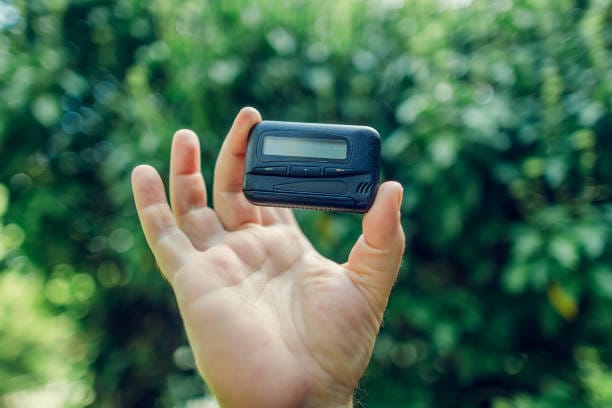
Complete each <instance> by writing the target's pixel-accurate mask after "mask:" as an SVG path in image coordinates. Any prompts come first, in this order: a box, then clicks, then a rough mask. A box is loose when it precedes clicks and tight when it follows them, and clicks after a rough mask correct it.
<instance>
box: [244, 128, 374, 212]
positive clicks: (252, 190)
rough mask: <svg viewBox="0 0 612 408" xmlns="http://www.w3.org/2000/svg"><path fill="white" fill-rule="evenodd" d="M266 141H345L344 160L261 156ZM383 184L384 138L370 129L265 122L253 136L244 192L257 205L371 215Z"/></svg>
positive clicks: (252, 132)
mask: <svg viewBox="0 0 612 408" xmlns="http://www.w3.org/2000/svg"><path fill="white" fill-rule="evenodd" d="M266 136H280V137H283V138H292V137H294V138H313V139H331V140H343V141H346V144H347V149H348V150H347V154H346V158H345V159H328V158H312V157H296V156H282V155H265V154H263V140H264V138H265V137H266ZM379 183H380V136H379V134H378V132H377V131H376V130H374V129H372V128H371V127H367V126H352V125H331V124H320V123H298V122H276V121H263V122H260V123H258V124H257V125H255V126H254V127H253V128H252V129H251V132H250V135H249V141H248V145H247V153H246V158H245V168H244V178H243V182H242V190H243V192H244V195H245V196H246V198H247V199H248V200H249V201H250V202H251V203H253V204H256V205H263V206H273V207H274V206H275V207H293V208H308V209H317V210H325V211H342V212H359V213H363V212H367V211H368V210H369V209H370V207H371V206H372V203H373V202H374V197H375V196H376V191H377V189H378V185H379Z"/></svg>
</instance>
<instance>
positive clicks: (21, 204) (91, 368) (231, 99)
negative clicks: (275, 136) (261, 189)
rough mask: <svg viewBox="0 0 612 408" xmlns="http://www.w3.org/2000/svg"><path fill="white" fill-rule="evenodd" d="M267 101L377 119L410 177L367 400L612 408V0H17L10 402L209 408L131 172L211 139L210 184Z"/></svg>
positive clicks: (9, 84) (3, 4) (2, 369)
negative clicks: (226, 149) (188, 131)
mask: <svg viewBox="0 0 612 408" xmlns="http://www.w3.org/2000/svg"><path fill="white" fill-rule="evenodd" d="M244 105H252V106H255V107H257V108H258V109H259V110H260V111H261V112H262V114H263V116H264V118H267V119H276V120H293V121H316V122H340V123H352V124H367V125H370V126H373V127H375V128H377V129H378V130H379V132H380V134H381V135H382V138H383V142H382V148H383V163H382V171H383V178H385V179H395V180H399V181H400V182H401V183H402V184H403V185H404V188H405V196H404V204H403V212H402V214H403V219H402V220H403V226H404V229H405V231H406V233H407V238H408V249H407V252H406V255H405V258H404V261H403V264H402V268H401V271H400V276H399V279H398V282H397V284H396V287H395V289H394V291H393V294H392V296H391V299H390V303H389V310H388V311H387V313H386V316H385V322H384V327H383V329H382V331H381V334H380V336H379V338H378V342H377V344H376V348H375V351H374V355H373V358H372V361H371V363H370V366H369V368H368V371H367V372H366V375H365V377H364V378H363V380H362V382H361V384H360V386H359V389H358V390H357V391H356V400H357V401H359V402H360V403H362V404H363V405H365V406H368V407H399V406H407V407H430V406H460V407H476V406H484V407H487V406H494V407H560V406H568V407H569V406H572V407H581V406H592V407H610V406H612V368H611V367H612V347H611V346H612V186H611V180H612V110H611V109H612V1H610V0H591V1H588V0H575V1H569V0H384V1H375V0H355V1H348V0H337V1H325V0H312V1H306V0H293V1H289V0H283V1H272V0H270V1H264V0H249V1H246V0H244V1H243V0H229V1H221V0H185V1H181V2H174V1H170V0H151V1H145V0H107V1H102V0H80V1H79V0H74V1H68V0H28V1H25V0H0V157H1V163H2V164H1V165H0V406H8V407H13V406H27V404H26V401H29V400H28V398H30V399H32V398H34V397H33V396H39V397H40V396H41V395H42V396H43V397H41V398H43V400H41V401H42V402H40V401H39V403H38V405H36V403H34V405H31V406H43V407H44V406H67V407H70V406H74V407H80V406H87V405H93V406H100V407H154V406H155V407H171V406H178V407H182V406H188V404H189V403H190V402H189V401H193V400H198V399H201V398H202V397H203V396H204V395H209V393H208V392H207V391H206V388H205V385H204V384H203V383H202V381H201V380H200V379H199V377H198V376H197V375H196V372H195V370H194V364H193V358H192V356H191V354H190V350H189V348H188V346H187V343H186V340H185V336H184V333H183V330H182V326H181V322H180V319H179V315H178V312H177V308H176V305H175V303H174V300H173V298H172V293H171V290H170V289H169V288H168V286H167V285H166V283H165V282H164V281H163V280H162V279H161V277H160V276H159V274H158V272H157V270H156V266H155V264H154V261H153V258H152V256H151V254H150V252H149V250H148V248H147V247H146V244H145V241H144V237H143V235H142V233H141V231H140V229H139V226H138V222H137V218H136V213H135V209H134V206H133V203H132V198H131V191H130V186H129V173H130V171H131V169H132V168H133V167H134V166H135V165H136V164H138V163H142V162H146V163H150V164H152V165H154V166H155V167H156V168H157V169H158V170H159V171H160V172H161V173H162V174H164V175H165V174H167V171H168V164H169V160H168V154H169V148H170V141H171V135H172V133H173V132H174V130H176V129H177V128H181V127H188V128H192V129H194V130H195V131H196V132H197V133H198V135H199V137H200V140H201V144H202V148H203V152H202V158H203V167H204V170H203V171H204V175H205V177H206V179H207V183H209V184H208V187H209V188H210V180H211V176H212V168H213V163H214V160H215V158H216V154H217V151H218V149H219V146H220V143H221V141H222V140H223V137H224V135H225V132H226V130H227V129H228V127H229V125H230V123H231V121H232V119H233V116H234V115H235V113H236V112H237V111H238V110H239V109H240V107H241V106H244ZM298 218H299V220H300V222H301V224H302V225H303V227H304V229H305V232H306V233H307V235H308V236H309V237H310V238H311V240H312V241H313V242H314V244H315V247H316V248H317V249H319V250H320V251H321V252H322V253H323V254H324V255H326V256H329V257H330V258H332V259H334V260H337V261H343V260H344V259H345V258H346V256H347V254H348V251H349V249H350V247H351V245H352V243H353V241H354V240H355V239H356V237H357V236H358V235H359V231H360V217H358V216H353V215H343V214H330V213H319V212H307V211H299V212H298ZM262 375H266V373H262ZM53 398H55V399H56V400H57V401H59V402H57V401H56V402H57V405H53V401H55V400H53Z"/></svg>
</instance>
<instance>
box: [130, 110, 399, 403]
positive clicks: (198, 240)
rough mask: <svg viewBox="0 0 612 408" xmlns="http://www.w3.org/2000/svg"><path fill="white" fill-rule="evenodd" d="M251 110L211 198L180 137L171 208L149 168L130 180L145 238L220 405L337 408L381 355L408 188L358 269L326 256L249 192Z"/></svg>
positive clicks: (386, 210) (382, 206)
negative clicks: (245, 183)
mask: <svg viewBox="0 0 612 408" xmlns="http://www.w3.org/2000/svg"><path fill="white" fill-rule="evenodd" d="M260 120H261V117H260V115H259V113H258V112H257V111H256V110H255V109H253V108H243V109H242V110H241V111H240V113H239V114H238V115H237V117H236V119H235V121H234V123H233V125H232V128H231V129H230V131H229V133H228V135H227V138H226V140H225V142H224V143H223V146H222V148H221V151H220V153H219V157H218V159H217V163H216V166H215V175H214V187H213V198H214V204H215V209H214V210H213V209H212V208H210V207H208V206H207V193H206V187H205V185H204V180H203V177H202V174H201V172H200V147H199V141H198V138H197V136H196V135H195V134H194V133H193V132H191V131H188V130H180V131H178V132H177V133H176V134H175V135H174V140H173V143H172V153H171V171H170V201H171V204H172V209H171V208H170V206H169V205H168V202H167V200H166V195H165V190H164V185H163V183H162V181H161V179H160V177H159V175H158V173H157V172H156V171H155V170H154V169H153V168H152V167H150V166H146V165H141V166H138V167H136V168H135V169H134V171H133V173H132V186H133V190H134V198H135V201H136V208H137V210H138V215H139V218H140V221H141V224H142V228H143V230H144V233H145V236H146V239H147V242H148V243H149V246H150V247H151V250H152V251H153V254H154V255H155V258H156V260H157V263H158V264H159V267H160V269H161V271H162V273H163V274H164V276H165V277H166V278H167V280H168V281H169V282H170V284H171V285H172V288H173V289H174V293H175V295H176V299H177V302H178V305H179V309H180V311H181V315H182V318H183V321H184V324H185V328H186V331H187V336H188V339H189V342H190V344H191V347H192V349H193V352H194V355H195V359H196V363H197V366H198V369H199V370H200V373H201V374H202V376H203V377H204V379H205V381H206V383H207V384H208V386H209V387H210V389H211V390H212V391H213V393H214V394H215V396H216V397H217V400H218V401H219V404H220V405H221V406H222V407H296V406H304V407H311V406H312V407H314V406H323V407H339V406H350V405H351V404H352V393H353V390H354V389H355V387H356V386H357V383H358V382H359V379H360V378H361V376H362V375H363V373H364V371H365V369H366V366H367V364H368V361H369V359H370V356H371V354H372V349H373V347H374V342H375V340H376V336H377V333H378V330H379V328H380V324H381V321H382V318H383V312H384V310H385V307H386V305H387V300H388V297H389V293H390V291H391V287H392V286H393V283H394V282H395V279H396V276H397V271H398V269H399V264H400V261H401V257H402V253H403V251H404V233H403V231H402V227H401V224H400V213H399V210H400V204H401V200H402V187H401V186H400V185H399V184H398V183H396V182H386V183H383V184H382V185H381V186H380V188H379V190H378V193H377V196H376V200H375V202H374V205H373V206H372V208H371V210H370V211H369V213H367V214H366V215H365V216H364V218H363V234H362V235H361V236H360V237H359V239H358V240H357V242H356V243H355V246H354V247H353V249H352V251H351V253H350V255H349V258H348V261H347V262H346V263H344V264H341V265H340V264H337V263H335V262H332V261H331V260H329V259H326V258H324V257H323V256H321V255H320V254H319V253H318V252H317V251H316V250H315V249H314V248H313V247H312V245H311V244H310V242H309V241H308V239H307V238H306V237H305V236H304V235H303V234H302V232H301V230H300V228H299V226H298V225H297V223H296V221H295V218H294V217H293V213H292V212H291V210H289V209H286V208H271V207H257V206H254V205H252V204H250V203H249V202H248V201H247V200H246V198H245V197H244V195H243V193H242V174H243V171H244V158H245V152H246V145H247V139H248V135H249V131H250V129H251V127H252V126H253V125H255V124H256V123H257V122H259V121H260Z"/></svg>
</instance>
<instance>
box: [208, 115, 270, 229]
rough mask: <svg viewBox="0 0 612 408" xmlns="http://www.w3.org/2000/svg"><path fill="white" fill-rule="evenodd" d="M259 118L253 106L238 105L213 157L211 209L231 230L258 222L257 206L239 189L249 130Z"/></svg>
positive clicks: (259, 218)
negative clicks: (214, 161) (230, 124)
mask: <svg viewBox="0 0 612 408" xmlns="http://www.w3.org/2000/svg"><path fill="white" fill-rule="evenodd" d="M260 121H261V115H260V114H259V112H258V111H257V110H256V109H255V108H250V107H246V108H242V109H241V110H240V112H239V113H238V115H236V119H235V120H234V123H233V125H232V128H231V129H230V131H229V132H228V134H227V137H226V138H225V141H224V142H223V146H221V151H220V152H219V157H218V158H217V163H216V165H215V179H214V183H213V200H214V204H215V211H216V212H217V214H218V215H219V219H220V220H221V222H222V223H223V226H224V227H225V228H226V229H227V230H234V229H237V228H239V227H241V226H242V225H244V224H248V223H257V224H259V223H261V214H260V212H259V209H258V208H257V207H255V206H254V205H253V204H251V203H250V202H249V201H248V200H247V199H246V197H245V196H244V194H243V193H242V175H243V173H244V159H245V155H246V148H247V141H248V138H249V132H250V131H251V128H252V127H253V126H254V125H255V124H256V123H258V122H260Z"/></svg>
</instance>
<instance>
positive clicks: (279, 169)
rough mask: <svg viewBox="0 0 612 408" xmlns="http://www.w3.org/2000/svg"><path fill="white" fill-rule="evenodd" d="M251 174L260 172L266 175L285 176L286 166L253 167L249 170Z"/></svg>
mask: <svg viewBox="0 0 612 408" xmlns="http://www.w3.org/2000/svg"><path fill="white" fill-rule="evenodd" d="M251 174H262V175H266V176H286V175H287V167H285V166H271V167H255V168H253V170H251Z"/></svg>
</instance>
